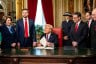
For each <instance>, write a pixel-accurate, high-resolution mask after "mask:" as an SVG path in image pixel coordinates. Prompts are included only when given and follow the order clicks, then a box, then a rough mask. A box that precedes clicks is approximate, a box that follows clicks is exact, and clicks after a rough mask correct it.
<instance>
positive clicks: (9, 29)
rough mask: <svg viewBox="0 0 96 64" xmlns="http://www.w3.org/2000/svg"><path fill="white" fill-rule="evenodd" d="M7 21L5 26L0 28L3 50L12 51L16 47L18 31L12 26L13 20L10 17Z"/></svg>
mask: <svg viewBox="0 0 96 64" xmlns="http://www.w3.org/2000/svg"><path fill="white" fill-rule="evenodd" d="M5 21H6V22H5V24H3V25H2V26H0V32H1V34H2V41H1V48H2V49H11V48H12V47H15V46H16V42H17V40H16V31H15V28H14V26H12V18H11V17H10V16H8V17H6V20H5Z"/></svg>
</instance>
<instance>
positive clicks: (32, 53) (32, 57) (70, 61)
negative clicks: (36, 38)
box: [0, 48, 96, 64]
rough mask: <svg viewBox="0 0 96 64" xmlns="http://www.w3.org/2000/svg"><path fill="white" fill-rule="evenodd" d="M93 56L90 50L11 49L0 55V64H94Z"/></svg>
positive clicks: (93, 51) (95, 57)
mask: <svg viewBox="0 0 96 64" xmlns="http://www.w3.org/2000/svg"><path fill="white" fill-rule="evenodd" d="M95 54H96V50H92V49H82V50H79V49H74V50H73V49H72V50H71V49H68V50H66V49H64V48H55V49H54V50H48V49H47V50H45V49H34V48H29V49H23V50H22V49H12V50H3V51H2V53H0V64H64V63H65V64H95V63H96V55H95Z"/></svg>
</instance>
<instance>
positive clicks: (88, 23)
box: [85, 11, 93, 48]
mask: <svg viewBox="0 0 96 64" xmlns="http://www.w3.org/2000/svg"><path fill="white" fill-rule="evenodd" d="M85 17H86V22H87V25H88V40H87V46H88V48H90V42H91V38H90V37H91V36H90V28H91V26H92V23H93V19H92V12H91V11H88V12H86V14H85Z"/></svg>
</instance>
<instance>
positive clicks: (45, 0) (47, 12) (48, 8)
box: [42, 0, 54, 25]
mask: <svg viewBox="0 0 96 64" xmlns="http://www.w3.org/2000/svg"><path fill="white" fill-rule="evenodd" d="M42 8H43V12H44V16H45V20H46V23H47V24H51V25H53V24H54V23H53V21H54V20H53V5H52V0H42Z"/></svg>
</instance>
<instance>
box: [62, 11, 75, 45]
mask: <svg viewBox="0 0 96 64" xmlns="http://www.w3.org/2000/svg"><path fill="white" fill-rule="evenodd" d="M63 16H65V20H64V21H63V22H62V33H63V46H72V44H71V40H70V36H69V35H70V29H71V26H72V24H73V20H71V17H72V14H71V13H70V12H65V14H64V15H63Z"/></svg>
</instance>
